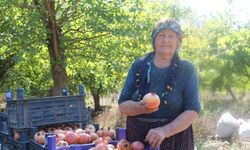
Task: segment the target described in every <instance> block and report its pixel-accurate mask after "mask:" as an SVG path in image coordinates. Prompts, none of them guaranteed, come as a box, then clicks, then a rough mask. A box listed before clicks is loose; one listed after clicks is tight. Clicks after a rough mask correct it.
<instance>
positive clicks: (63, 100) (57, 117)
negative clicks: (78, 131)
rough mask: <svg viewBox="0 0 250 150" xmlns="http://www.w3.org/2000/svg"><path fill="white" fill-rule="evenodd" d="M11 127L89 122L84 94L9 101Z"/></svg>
mask: <svg viewBox="0 0 250 150" xmlns="http://www.w3.org/2000/svg"><path fill="white" fill-rule="evenodd" d="M7 110H8V121H9V127H11V128H30V127H34V126H43V125H51V124H59V123H67V122H69V123H70V122H88V121H89V115H88V111H87V109H86V105H85V101H84V96H57V97H45V98H37V99H25V100H13V101H7Z"/></svg>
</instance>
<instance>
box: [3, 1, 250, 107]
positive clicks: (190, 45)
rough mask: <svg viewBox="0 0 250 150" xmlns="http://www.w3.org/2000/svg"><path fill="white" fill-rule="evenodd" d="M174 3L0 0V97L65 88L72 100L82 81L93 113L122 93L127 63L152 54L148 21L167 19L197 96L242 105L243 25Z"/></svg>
mask: <svg viewBox="0 0 250 150" xmlns="http://www.w3.org/2000/svg"><path fill="white" fill-rule="evenodd" d="M181 2H182V1H181V0H171V1H165V0H158V1H149V0H137V1H133V0H56V1H55V0H20V1H16V0H2V1H1V2H0V8H1V12H0V17H1V18H0V30H1V31H0V93H4V92H5V91H6V90H7V89H12V90H15V89H16V88H18V87H23V88H24V89H25V90H26V95H27V96H49V95H60V91H61V88H63V87H65V86H67V87H68V89H69V93H70V94H76V93H77V85H78V84H79V83H83V84H84V85H85V86H86V89H87V92H88V93H90V94H91V95H92V96H93V99H94V102H95V109H96V110H100V98H101V97H102V96H105V95H108V94H110V93H115V92H119V91H120V90H121V87H122V84H123V82H124V78H125V77H126V74H127V70H128V68H129V67H130V64H131V62H132V61H133V60H134V59H135V58H138V57H141V56H143V54H144V53H146V52H149V51H151V50H152V48H151V39H150V34H151V30H152V28H153V26H154V23H155V22H156V21H157V20H158V19H160V18H162V17H167V18H174V19H176V20H178V21H179V22H180V24H181V26H182V28H183V31H184V33H185V39H184V41H183V48H182V51H181V57H182V58H183V59H189V60H191V61H192V62H193V63H194V64H195V65H196V66H197V70H198V73H199V77H200V80H201V88H202V90H204V91H205V90H206V91H212V92H216V91H220V92H228V93H229V94H231V96H232V98H233V99H234V100H241V99H242V98H243V97H244V94H245V92H247V91H249V89H250V59H249V58H250V45H249V41H250V20H248V22H247V23H245V24H242V23H240V22H237V21H236V20H234V18H233V16H232V14H230V11H228V12H224V13H223V14H219V15H217V16H214V17H209V18H208V17H203V18H202V17H201V18H199V20H198V21H197V19H196V17H195V15H194V13H193V12H192V10H191V9H190V8H187V7H183V6H181V5H180V3H181ZM236 93H237V94H236Z"/></svg>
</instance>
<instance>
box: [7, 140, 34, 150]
mask: <svg viewBox="0 0 250 150" xmlns="http://www.w3.org/2000/svg"><path fill="white" fill-rule="evenodd" d="M8 144H9V150H29V149H30V146H29V144H30V142H29V141H28V142H19V141H16V140H14V139H13V138H11V137H8Z"/></svg>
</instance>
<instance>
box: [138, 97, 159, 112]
mask: <svg viewBox="0 0 250 150" xmlns="http://www.w3.org/2000/svg"><path fill="white" fill-rule="evenodd" d="M138 103H139V107H140V112H141V114H151V113H153V112H156V111H157V110H158V109H159V107H157V108H154V109H148V108H147V103H146V102H145V101H143V100H141V101H140V102H138Z"/></svg>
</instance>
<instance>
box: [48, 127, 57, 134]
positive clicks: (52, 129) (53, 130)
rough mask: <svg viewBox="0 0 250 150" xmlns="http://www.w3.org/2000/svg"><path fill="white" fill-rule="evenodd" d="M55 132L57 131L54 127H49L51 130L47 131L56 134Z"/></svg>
mask: <svg viewBox="0 0 250 150" xmlns="http://www.w3.org/2000/svg"><path fill="white" fill-rule="evenodd" d="M55 130H56V128H54V127H49V128H48V129H47V133H54V132H55Z"/></svg>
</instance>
